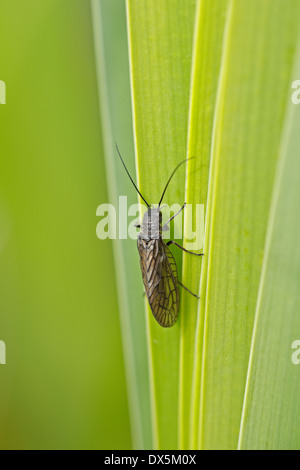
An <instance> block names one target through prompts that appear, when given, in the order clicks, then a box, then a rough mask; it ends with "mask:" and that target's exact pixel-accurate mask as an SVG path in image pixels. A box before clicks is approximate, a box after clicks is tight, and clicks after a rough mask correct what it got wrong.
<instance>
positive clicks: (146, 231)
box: [116, 144, 203, 328]
mask: <svg viewBox="0 0 300 470" xmlns="http://www.w3.org/2000/svg"><path fill="white" fill-rule="evenodd" d="M116 148H117V152H118V154H119V157H120V159H121V162H122V163H123V166H124V168H125V170H126V173H127V175H128V176H129V178H130V181H131V183H132V184H133V186H134V187H135V189H136V191H137V192H138V194H139V195H140V196H141V198H142V200H143V201H144V202H145V204H146V206H147V208H148V210H147V212H145V214H144V217H143V221H142V223H141V225H136V227H138V228H140V229H141V230H140V232H139V234H138V239H137V247H138V251H139V255H140V265H141V270H142V277H143V282H144V287H145V291H146V295H147V298H148V302H149V305H150V308H151V311H152V313H153V316H154V318H155V319H156V321H157V322H158V323H159V324H160V325H161V326H163V327H165V328H166V327H170V326H173V325H174V324H175V323H176V321H177V318H178V312H179V285H181V286H182V287H183V288H184V289H185V290H187V291H188V292H189V293H190V294H192V295H193V296H194V297H197V298H198V299H199V297H198V296H197V295H196V294H193V293H192V292H191V291H190V290H189V289H187V287H185V286H184V285H183V284H182V283H181V282H180V281H179V279H178V273H177V266H176V263H175V259H174V257H173V255H172V253H171V251H170V249H169V246H170V245H172V244H173V245H176V246H178V247H179V248H181V249H182V250H183V251H185V252H186V253H190V254H192V255H196V256H202V255H203V253H200V254H198V253H193V252H192V251H188V250H186V249H185V248H183V246H181V245H178V243H176V242H175V241H174V240H169V241H168V242H167V243H165V242H164V240H163V238H162V232H163V231H164V230H168V224H169V222H171V220H173V219H174V217H176V216H177V215H178V214H179V213H180V212H181V211H182V210H183V209H184V207H185V204H183V206H182V207H181V209H180V210H179V211H178V212H177V213H176V214H174V215H173V216H172V217H171V218H170V219H169V220H168V221H167V222H166V223H165V224H164V225H163V226H162V213H161V210H160V207H161V203H162V200H163V198H164V195H165V192H166V189H167V187H168V185H169V183H170V181H171V179H172V178H173V176H174V174H175V172H176V171H177V169H178V168H179V167H180V166H181V165H182V164H183V163H185V162H186V160H184V161H182V162H180V163H179V164H178V165H177V166H176V168H175V169H174V171H173V173H172V174H171V176H170V178H169V179H168V181H167V184H166V186H165V188H164V190H163V193H162V195H161V198H160V201H159V204H158V206H157V207H153V206H152V205H150V204H148V202H147V201H146V199H145V198H144V196H142V194H141V193H140V191H139V189H138V188H137V186H136V184H135V183H134V181H133V179H132V178H131V176H130V174H129V171H128V170H127V168H126V165H125V163H124V161H123V158H122V157H121V154H120V151H119V149H118V146H117V144H116Z"/></svg>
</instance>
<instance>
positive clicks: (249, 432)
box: [239, 44, 300, 450]
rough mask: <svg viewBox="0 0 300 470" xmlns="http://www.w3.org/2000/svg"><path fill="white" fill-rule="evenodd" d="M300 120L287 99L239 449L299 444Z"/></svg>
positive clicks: (297, 71)
mask: <svg viewBox="0 0 300 470" xmlns="http://www.w3.org/2000/svg"><path fill="white" fill-rule="evenodd" d="M299 45H300V44H299ZM299 53H300V47H299V48H298V53H297V65H296V68H295V70H294V74H293V76H292V77H291V82H292V81H293V80H295V79H298V78H299V76H300V61H299V57H300V55H299ZM291 82H290V83H291ZM299 122H300V107H299V106H297V105H295V104H292V102H291V99H290V97H289V101H288V106H287V118H286V125H285V129H284V133H283V142H282V149H281V155H280V162H279V166H278V174H277V178H276V182H275V187H274V195H273V200H272V206H271V214H270V219H269V225H268V233H267V238H266V245H265V255H264V263H263V269H262V276H261V280H260V290H259V296H258V303H257V310H256V319H255V328H254V335H253V342H252V349H251V362H250V368H249V373H248V379H247V389H246V390H247V392H246V396H245V403H244V412H243V416H242V422H241V433H240V442H239V447H240V448H242V449H276V450H278V449H295V450H296V449H298V450H299V448H300V429H299V416H300V400H299V389H300V369H299V365H297V364H298V363H299V353H298V354H297V351H295V349H293V347H294V348H295V347H296V349H297V348H298V350H299V344H300V341H299V339H300V290H299V279H300V245H299V240H300V218H299V201H300V184H299V183H300V181H299V179H300V159H299V148H300V134H299ZM297 340H298V343H296V344H294V342H295V341H297ZM297 345H298V346H297ZM293 353H294V354H296V355H295V359H294V363H293V361H292V355H293Z"/></svg>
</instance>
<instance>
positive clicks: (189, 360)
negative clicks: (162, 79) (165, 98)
mask: <svg viewBox="0 0 300 470" xmlns="http://www.w3.org/2000/svg"><path fill="white" fill-rule="evenodd" d="M228 5H229V1H228V0H211V1H210V2H203V1H198V5H197V14H196V22H195V32H196V33H195V37H194V56H193V65H192V81H191V92H190V112H189V130H188V157H193V160H189V161H188V167H187V183H186V197H185V201H186V202H187V203H188V204H193V208H194V209H195V207H196V204H203V206H204V211H203V213H204V217H203V221H204V218H205V217H206V215H207V211H206V209H207V194H208V183H209V173H210V157H211V142H212V129H213V119H214V110H215V104H216V96H217V89H218V81H219V73H220V66H221V59H222V50H223V36H224V29H225V24H226V18H227V10H228ZM187 214H188V212H186V217H185V226H191V227H193V230H198V233H197V236H198V237H199V238H201V242H204V237H203V235H204V233H203V228H204V227H202V225H201V226H199V227H197V226H196V211H195V210H193V212H192V217H191V220H189V218H188V216H187ZM188 241H189V240H185V244H186V242H188ZM199 249H200V250H201V251H202V249H203V244H202V243H201V244H200V243H199ZM204 251H205V250H204ZM204 263H205V260H204ZM201 265H202V258H198V257H196V256H192V255H189V254H186V253H184V254H183V276H182V277H183V279H184V281H185V284H186V285H187V286H188V288H189V289H190V290H191V291H192V292H195V293H199V292H198V291H199V282H200V272H201ZM204 299H205V297H204ZM204 299H203V298H201V302H203V300H204ZM198 304H199V302H198V301H197V300H196V299H195V298H194V297H192V296H191V295H190V294H189V293H188V292H183V293H182V303H181V311H182V317H181V325H182V327H181V351H180V382H179V446H180V448H182V449H186V448H188V446H189V440H190V441H191V444H190V445H191V447H195V445H196V440H197V429H198V421H199V420H198V414H199V375H200V370H199V369H200V367H199V366H200V365H201V353H202V348H201V345H202V342H201V341H198V342H197V345H196V346H197V348H196V350H195V333H196V323H197V310H198ZM199 321H200V322H201V325H203V318H201V319H198V322H199ZM198 328H199V329H201V330H202V334H203V326H201V327H200V326H199V327H198ZM198 339H199V340H201V337H200V334H198ZM194 354H196V357H194ZM195 359H196V360H195ZM193 366H194V367H195V370H193ZM196 372H197V373H196ZM193 375H194V382H195V384H194V388H193V397H192V380H193ZM191 399H192V405H193V406H192V407H191Z"/></svg>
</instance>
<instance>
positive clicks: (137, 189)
mask: <svg viewBox="0 0 300 470" xmlns="http://www.w3.org/2000/svg"><path fill="white" fill-rule="evenodd" d="M116 149H117V152H118V154H119V157H120V159H121V162H122V163H123V166H124V168H125V170H126V173H127V175H128V176H129V178H130V181H131V182H132V184H133V186H134V187H135V189H136V190H137V192H138V193H139V195H140V196H141V198H142V199H143V201H144V202H145V203H146V205H147V207H150V205H149V204H148V202H147V201H146V199H145V198H144V196H142V194H141V193H140V191H139V190H138V188H137V186H136V184H135V182H134V181H133V179H132V178H131V176H130V173H129V171H128V170H127V168H126V165H125V163H124V160H123V158H122V157H121V154H120V150H119V149H118V146H117V144H116Z"/></svg>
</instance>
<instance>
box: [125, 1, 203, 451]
mask: <svg viewBox="0 0 300 470" xmlns="http://www.w3.org/2000/svg"><path fill="white" fill-rule="evenodd" d="M127 14H128V35H129V49H130V67H131V86H132V107H133V121H134V133H135V147H136V159H137V161H136V163H137V174H138V184H139V187H140V190H141V192H142V194H143V196H144V197H145V198H146V199H147V201H148V202H149V203H151V204H155V203H158V202H159V199H160V196H161V193H162V191H163V188H164V186H165V184H166V181H167V179H168V177H169V175H170V174H171V172H172V171H173V169H174V168H175V166H176V164H177V163H179V162H180V161H182V160H184V159H185V158H186V152H187V131H188V129H187V127H188V107H189V91H190V75H191V58H192V47H193V29H194V19H195V1H194V0H164V1H163V2H162V1H161V0H127ZM184 196H185V167H184V165H183V166H182V167H181V169H180V170H178V172H177V174H176V175H175V176H174V178H173V180H172V183H171V184H170V186H169V187H168V190H167V193H166V196H165V199H164V202H165V203H168V204H169V205H172V204H173V203H179V204H180V203H181V204H183V203H184ZM176 250H177V252H176ZM172 251H173V253H174V254H175V257H176V260H177V262H178V265H179V269H180V268H181V259H182V253H181V252H180V253H179V251H180V250H179V249H177V248H176V247H175V248H174V249H173V250H172ZM179 277H180V271H179ZM146 318H147V324H148V348H149V363H150V368H151V370H150V381H151V393H152V419H153V435H154V445H155V447H156V448H160V449H176V448H177V447H178V380H179V334H180V319H179V321H178V323H177V324H176V325H175V326H174V327H172V328H170V329H163V328H162V327H160V326H159V325H158V324H157V323H156V321H155V320H154V318H153V317H152V314H151V312H149V310H148V308H147V309H146Z"/></svg>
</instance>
